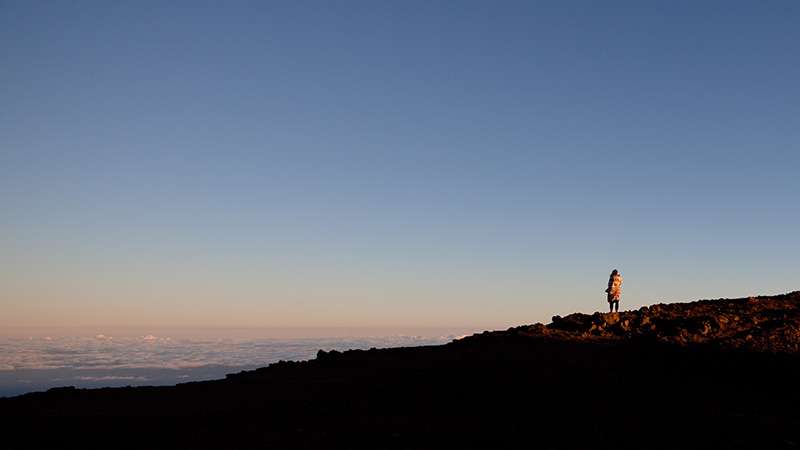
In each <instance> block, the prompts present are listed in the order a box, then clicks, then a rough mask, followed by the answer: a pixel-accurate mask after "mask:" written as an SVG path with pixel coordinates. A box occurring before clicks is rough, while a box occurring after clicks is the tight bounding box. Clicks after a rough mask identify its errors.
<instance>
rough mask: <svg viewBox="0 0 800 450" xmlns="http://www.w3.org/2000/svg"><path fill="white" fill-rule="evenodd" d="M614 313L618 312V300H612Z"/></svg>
mask: <svg viewBox="0 0 800 450" xmlns="http://www.w3.org/2000/svg"><path fill="white" fill-rule="evenodd" d="M614 312H619V300H614Z"/></svg>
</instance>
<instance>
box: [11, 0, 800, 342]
mask: <svg viewBox="0 0 800 450" xmlns="http://www.w3.org/2000/svg"><path fill="white" fill-rule="evenodd" d="M217 3H220V4H219V5H218V4H217ZM221 3H223V2H199V1H192V2H185V3H182V2H160V1H158V2H144V1H142V2H139V1H136V2H106V1H98V2H88V1H77V2H68V1H53V2H28V1H19V2H13V1H12V2H10V1H0V58H1V59H0V61H1V62H0V105H1V107H0V326H3V327H9V326H72V325H75V326H77V325H81V326H84V325H89V326H91V325H99V324H103V325H137V326H138V325H159V326H173V325H174V326H312V327H313V326H373V327H382V326H386V327H389V326H462V325H464V326H473V325H474V326H486V327H494V326H510V325H514V324H522V323H532V322H536V321H549V318H550V316H552V315H553V314H564V313H569V312H572V311H585V312H591V311H594V310H600V309H604V308H606V305H605V298H604V295H605V294H604V293H603V290H604V289H605V283H606V281H607V277H608V273H609V272H610V270H611V269H613V268H618V269H620V270H621V272H622V273H623V275H624V276H625V280H626V282H625V286H624V290H623V299H622V305H621V306H622V307H623V308H633V307H638V306H640V305H643V304H650V303H655V302H659V301H685V300H692V299H698V298H718V297H727V296H736V297H741V296H746V295H751V294H767V293H780V292H785V291H791V290H796V289H800V261H799V260H798V255H800V237H798V225H800V207H799V206H798V205H799V204H800V203H799V202H798V198H800V177H798V167H800V81H798V80H800V57H799V56H798V49H800V26H798V24H800V3H798V2H793V1H786V2H780V1H775V2H771V1H769V2H751V1H748V2H735V1H720V2H711V1H709V2H697V1H676V2H660V1H659V2H645V1H631V2H593V1H592V2H588V1H587V2H578V1H554V2H533V1H530V2H520V3H516V2H492V1H483V2H449V1H448V2H433V1H419V2H405V1H404V2H399V1H398V2H374V1H365V2H349V1H343V2H302V1H286V2H224V3H225V5H222V4H221Z"/></svg>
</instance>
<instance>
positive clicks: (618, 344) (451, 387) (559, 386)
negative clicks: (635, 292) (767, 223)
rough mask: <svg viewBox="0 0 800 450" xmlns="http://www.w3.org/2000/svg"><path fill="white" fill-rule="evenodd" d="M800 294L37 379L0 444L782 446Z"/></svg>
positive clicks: (796, 425) (18, 402)
mask: <svg viewBox="0 0 800 450" xmlns="http://www.w3.org/2000/svg"><path fill="white" fill-rule="evenodd" d="M799 308H800V292H793V293H790V294H786V295H779V296H772V297H750V298H742V299H733V300H725V299H722V300H705V301H697V302H691V303H675V304H658V305H653V306H650V307H646V308H641V309H640V310H638V311H626V312H621V313H618V314H608V313H596V314H570V315H568V316H566V317H558V316H556V317H554V318H553V321H552V323H550V324H547V325H544V324H535V325H526V326H520V327H514V328H509V329H508V330H503V331H492V332H489V331H486V332H483V333H479V334H475V335H472V336H469V337H466V338H463V339H458V340H455V341H453V342H451V343H449V344H446V345H439V346H426V347H408V348H389V349H371V350H350V351H345V352H337V351H330V352H326V351H320V352H319V353H318V354H317V357H316V358H315V359H313V360H309V361H299V362H285V361H283V362H279V363H275V364H272V365H270V366H269V367H264V368H261V369H258V370H253V371H245V372H240V373H238V374H231V375H228V376H227V378H226V379H224V380H217V381H208V382H196V383H186V384H182V385H177V386H172V387H145V388H117V389H110V388H108V389H88V390H84V389H71V388H59V389H51V390H50V391H48V392H45V393H34V394H28V395H24V396H20V397H15V398H10V399H0V420H2V423H4V424H5V425H6V427H5V429H6V430H5V431H4V435H3V438H4V448H11V449H22V448H31V449H34V448H63V447H76V446H77V447H80V448H83V449H90V448H97V449H100V448H103V449H107V448H130V449H134V448H137V449H138V448H150V449H158V448H163V449H252V448H276V449H316V448H320V449H323V448H324V449H330V448H333V449H354V448H357V449H376V448H381V449H383V448H386V449H423V448H436V449H441V448H458V449H470V448H481V449H500V448H514V449H518V448H545V449H589V448H591V449H595V450H597V449H615V450H619V449H642V448H647V449H665V450H666V449H669V450H673V449H675V448H697V449H704V450H705V449H715V448H741V449H750V448H753V449H755V448H758V449H768V448H787V449H788V448H798V446H800V408H797V405H798V404H800V389H798V388H797V380H798V379H800V351H798V348H799V347H798V344H799V343H800V336H799V334H800V314H799V312H800V311H799V310H798V309H799ZM42 430H46V432H42Z"/></svg>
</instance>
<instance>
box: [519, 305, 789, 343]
mask: <svg viewBox="0 0 800 450" xmlns="http://www.w3.org/2000/svg"><path fill="white" fill-rule="evenodd" d="M798 305H800V292H793V293H790V294H786V295H779V296H773V297H748V298H741V299H719V300H700V301H696V302H691V303H672V304H657V305H652V306H649V307H648V306H645V307H642V308H641V309H639V310H638V311H624V312H621V313H613V314H612V313H599V312H598V313H594V314H591V315H588V314H580V313H577V314H570V315H568V316H566V317H559V316H555V317H553V322H552V323H550V324H549V325H543V324H536V325H531V326H522V327H518V328H512V329H509V330H508V331H506V332H505V333H518V334H522V335H527V336H551V337H555V338H559V339H570V340H590V339H652V340H656V341H659V342H664V343H670V344H677V345H681V346H686V345H691V344H704V345H712V346H715V347H719V348H726V349H747V350H753V351H760V352H781V353H794V352H798V351H800V307H798Z"/></svg>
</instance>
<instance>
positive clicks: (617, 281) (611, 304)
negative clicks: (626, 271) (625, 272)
mask: <svg viewBox="0 0 800 450" xmlns="http://www.w3.org/2000/svg"><path fill="white" fill-rule="evenodd" d="M606 293H607V294H608V312H614V311H615V310H616V311H619V297H620V295H621V294H622V275H620V274H619V271H618V270H617V269H614V270H613V271H612V272H611V276H610V277H608V289H606Z"/></svg>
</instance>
